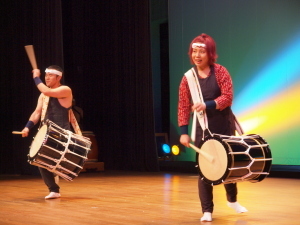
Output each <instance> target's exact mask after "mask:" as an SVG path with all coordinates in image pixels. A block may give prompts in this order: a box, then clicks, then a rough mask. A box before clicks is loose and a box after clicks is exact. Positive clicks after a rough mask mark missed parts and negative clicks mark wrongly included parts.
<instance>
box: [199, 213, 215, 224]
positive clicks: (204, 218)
mask: <svg viewBox="0 0 300 225" xmlns="http://www.w3.org/2000/svg"><path fill="white" fill-rule="evenodd" d="M200 221H202V222H211V221H212V217H211V213H210V212H205V213H204V214H203V216H202V217H201V219H200Z"/></svg>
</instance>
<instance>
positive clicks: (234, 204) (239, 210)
mask: <svg viewBox="0 0 300 225" xmlns="http://www.w3.org/2000/svg"><path fill="white" fill-rule="evenodd" d="M227 205H228V206H229V207H230V208H233V209H234V210H235V211H236V212H237V213H243V212H248V210H247V209H246V208H245V207H243V206H241V205H240V204H239V203H238V202H227Z"/></svg>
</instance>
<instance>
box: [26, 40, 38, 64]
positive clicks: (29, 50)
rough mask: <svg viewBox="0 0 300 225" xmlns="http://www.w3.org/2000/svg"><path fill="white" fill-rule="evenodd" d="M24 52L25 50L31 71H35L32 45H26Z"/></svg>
mask: <svg viewBox="0 0 300 225" xmlns="http://www.w3.org/2000/svg"><path fill="white" fill-rule="evenodd" d="M25 50H26V53H27V56H28V58H29V61H30V64H31V66H32V69H37V63H36V59H35V54H34V48H33V45H26V46H25Z"/></svg>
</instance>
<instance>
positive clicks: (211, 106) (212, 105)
mask: <svg viewBox="0 0 300 225" xmlns="http://www.w3.org/2000/svg"><path fill="white" fill-rule="evenodd" d="M205 105H206V108H207V109H216V106H217V104H216V102H215V101H214V100H211V101H207V102H205Z"/></svg>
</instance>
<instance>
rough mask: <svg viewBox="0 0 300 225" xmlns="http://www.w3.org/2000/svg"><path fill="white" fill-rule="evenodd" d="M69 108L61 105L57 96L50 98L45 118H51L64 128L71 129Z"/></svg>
mask: <svg viewBox="0 0 300 225" xmlns="http://www.w3.org/2000/svg"><path fill="white" fill-rule="evenodd" d="M70 108H71V107H69V108H65V107H63V106H61V104H60V103H59V101H58V99H57V98H52V97H50V98H49V104H48V108H47V112H46V115H45V120H46V119H49V120H51V121H52V122H53V123H55V124H57V125H58V126H60V127H61V128H63V129H66V130H70V122H69V110H70Z"/></svg>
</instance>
